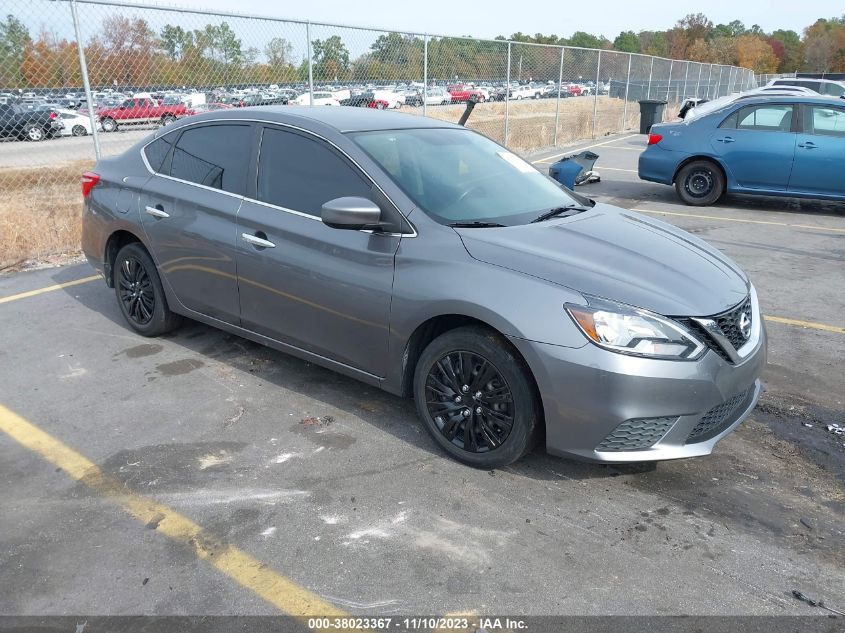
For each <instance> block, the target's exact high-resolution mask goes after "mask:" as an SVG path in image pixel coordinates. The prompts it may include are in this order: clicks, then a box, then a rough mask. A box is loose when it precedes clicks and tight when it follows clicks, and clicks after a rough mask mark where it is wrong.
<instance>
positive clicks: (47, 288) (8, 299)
mask: <svg viewBox="0 0 845 633" xmlns="http://www.w3.org/2000/svg"><path fill="white" fill-rule="evenodd" d="M97 279H102V277H101V276H100V275H91V276H90V277H83V278H82V279H76V280H74V281H66V282H65V283H63V284H54V285H52V286H45V287H44V288H37V289H36V290H27V291H26V292H21V293H18V294H16V295H9V296H8V297H0V303H10V302H12V301H18V300H19V299H26V298H27V297H35V296H37V295H43V294H44V293H45V292H53V291H55V290H61V289H62V288H70V287H71V286H78V285H80V284H87V283H88V282H89V281H95V280H97Z"/></svg>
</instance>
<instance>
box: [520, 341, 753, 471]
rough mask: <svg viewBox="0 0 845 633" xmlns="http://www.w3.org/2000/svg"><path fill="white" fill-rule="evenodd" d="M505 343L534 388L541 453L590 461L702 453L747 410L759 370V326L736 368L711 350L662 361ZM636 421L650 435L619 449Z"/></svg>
mask: <svg viewBox="0 0 845 633" xmlns="http://www.w3.org/2000/svg"><path fill="white" fill-rule="evenodd" d="M510 340H511V342H512V343H513V344H514V345H515V346H516V348H517V349H518V350H519V351H520V353H522V355H523V357H524V358H525V359H526V361H527V362H528V365H529V366H530V368H531V370H532V372H533V374H534V378H535V380H536V381H537V386H538V388H539V391H540V396H541V399H542V402H543V409H544V413H545V419H546V449H547V450H548V452H549V453H552V454H554V455H561V456H567V457H575V458H578V459H582V460H588V461H596V462H607V463H625V462H644V461H660V460H667V459H680V458H684V457H696V456H699V455H708V454H710V453H711V452H712V451H713V447H714V446H715V445H716V443H717V442H719V440H721V439H722V438H723V437H725V436H726V435H728V434H729V433H731V431H733V430H734V429H735V428H736V427H737V426H739V424H740V423H741V422H742V421H743V420H744V419H745V418H746V417H747V416H748V414H749V413H751V411H752V410H753V409H754V407H755V405H756V404H757V400H758V398H759V396H760V392H761V390H762V385H761V382H760V374H761V373H762V371H763V367H764V366H765V364H766V331H765V327H763V326H762V325H761V330H760V337H759V340H758V342H757V346H756V347H755V349H754V350H753V351H752V352H751V353H749V354H748V355H747V356H746V357H745V358H744V359H743V361H742V362H741V363H739V364H736V365H735V364H731V363H729V362H727V361H725V360H723V359H722V358H720V357H719V356H718V355H717V354H716V353H715V352H713V351H712V350H709V351H708V352H707V353H706V354H705V355H704V356H703V357H702V358H701V359H699V360H698V361H666V360H652V359H647V358H639V357H635V356H626V355H623V354H617V353H614V352H611V351H607V350H604V349H602V348H600V347H597V346H596V345H592V344H589V343H588V344H586V345H584V346H583V347H580V348H575V349H574V348H568V347H561V346H557V345H548V344H545V343H537V342H534V341H527V340H525V339H518V338H511V339H510ZM641 421H643V422H644V423H645V426H643V427H642V428H646V429H650V431H649V432H652V433H653V432H654V429H655V428H657V429H658V430H657V432H656V435H653V436H652V439H651V440H649V441H648V444H649V445H648V446H646V447H642V448H637V449H636V450H625V448H624V447H625V442H624V441H623V442H619V441H617V440H618V439H619V437H620V435H621V437H623V438H625V437H629V436H630V435H631V434H630V433H629V430H630V428H631V427H634V428H636V427H637V425H638V424H639V423H640V422H641ZM655 421H656V423H655ZM623 423H626V425H625V426H621V427H620V425H623ZM660 425H663V426H662V427H661V426H660ZM620 429H621V432H620ZM667 429H668V430H667ZM702 429H704V430H705V431H704V432H703V431H702ZM614 431H616V432H617V433H616V434H614ZM634 435H636V433H635V434H634ZM652 441H653V443H652ZM608 447H610V450H608ZM620 447H621V449H620Z"/></svg>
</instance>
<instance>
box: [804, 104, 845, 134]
mask: <svg viewBox="0 0 845 633" xmlns="http://www.w3.org/2000/svg"><path fill="white" fill-rule="evenodd" d="M804 131H805V132H806V133H807V134H815V135H817V136H836V137H838V138H845V110H843V109H842V108H832V107H828V106H806V107H805V108H804Z"/></svg>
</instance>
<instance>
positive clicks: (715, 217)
mask: <svg viewBox="0 0 845 633" xmlns="http://www.w3.org/2000/svg"><path fill="white" fill-rule="evenodd" d="M631 210H632V211H638V212H640V213H651V214H653V215H675V216H679V217H683V218H700V219H704V220H724V221H725V222H742V223H745V224H768V225H770V226H786V227H789V228H795V229H813V230H814V231H830V232H831V233H845V229H837V228H833V227H830V226H815V225H812V224H791V223H789V222H773V221H771V220H748V219H745V218H726V217H723V216H720V215H701V214H698V213H678V212H675V211H655V210H653V209H631Z"/></svg>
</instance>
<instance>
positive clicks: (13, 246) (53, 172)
mask: <svg viewBox="0 0 845 633" xmlns="http://www.w3.org/2000/svg"><path fill="white" fill-rule="evenodd" d="M91 166H92V162H91V161H90V160H78V161H73V162H70V163H67V162H66V163H63V164H62V165H59V166H56V167H51V168H46V169H45V168H43V167H38V168H24V169H0V191H2V192H3V196H2V199H0V270H3V269H4V268H9V267H10V266H13V265H14V264H16V263H18V262H21V261H24V260H31V259H41V258H44V257H48V256H51V255H56V254H61V253H75V252H78V251H79V248H80V246H79V240H80V228H81V226H80V217H81V210H82V191H81V188H80V176H81V174H82V172H84V171H85V170H86V169H90V168H91Z"/></svg>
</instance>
